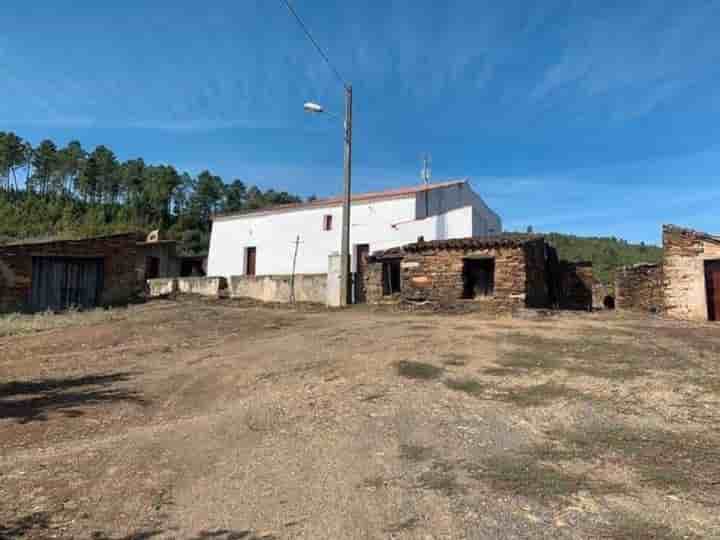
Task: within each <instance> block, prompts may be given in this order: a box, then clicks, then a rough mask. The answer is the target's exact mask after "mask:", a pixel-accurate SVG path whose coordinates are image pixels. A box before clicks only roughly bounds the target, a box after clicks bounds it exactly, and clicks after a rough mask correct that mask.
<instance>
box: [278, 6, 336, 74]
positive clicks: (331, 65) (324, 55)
mask: <svg viewBox="0 0 720 540" xmlns="http://www.w3.org/2000/svg"><path fill="white" fill-rule="evenodd" d="M283 2H284V3H285V5H286V6H287V8H288V9H289V10H290V13H292V14H293V17H295V20H296V21H297V22H298V24H299V25H300V28H302V29H303V31H304V32H305V35H306V36H307V37H308V39H309V40H310V42H311V43H312V44H313V45H314V46H315V48H316V49H317V52H318V53H320V56H322V58H323V60H325V63H326V64H327V65H328V66H329V67H330V69H331V70H332V71H333V73H335V76H336V77H337V78H338V80H339V81H340V82H341V83H342V85H343V86H344V87H346V88H347V86H348V85H347V83H346V82H345V79H343V77H342V75H340V72H339V71H338V70H337V69H335V66H333V64H332V62H330V59H329V58H328V56H327V54H325V51H323V49H322V47H320V45H318V42H317V41H315V38H314V37H312V34H311V33H310V30H308V27H307V26H306V25H305V23H304V22H303V20H302V19H301V18H300V15H298V13H297V11H295V9H294V8H293V7H292V5H291V4H290V0H283Z"/></svg>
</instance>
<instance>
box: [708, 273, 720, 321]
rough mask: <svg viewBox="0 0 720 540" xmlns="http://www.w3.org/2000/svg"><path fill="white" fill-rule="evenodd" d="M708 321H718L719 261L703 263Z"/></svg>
mask: <svg viewBox="0 0 720 540" xmlns="http://www.w3.org/2000/svg"><path fill="white" fill-rule="evenodd" d="M705 289H706V291H707V306H708V319H709V320H711V321H717V320H720V260H718V261H705Z"/></svg>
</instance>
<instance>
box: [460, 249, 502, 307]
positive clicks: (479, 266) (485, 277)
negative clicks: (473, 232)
mask: <svg viewBox="0 0 720 540" xmlns="http://www.w3.org/2000/svg"><path fill="white" fill-rule="evenodd" d="M494 292H495V259H492V258H486V259H464V260H463V298H477V297H479V296H492V295H493V293H494Z"/></svg>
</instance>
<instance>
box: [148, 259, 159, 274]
mask: <svg viewBox="0 0 720 540" xmlns="http://www.w3.org/2000/svg"><path fill="white" fill-rule="evenodd" d="M159 277H160V259H159V258H158V257H145V279H155V278H159Z"/></svg>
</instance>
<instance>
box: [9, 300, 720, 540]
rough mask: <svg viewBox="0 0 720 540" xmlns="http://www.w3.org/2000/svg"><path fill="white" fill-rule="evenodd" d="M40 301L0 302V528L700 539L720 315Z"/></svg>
mask: <svg viewBox="0 0 720 540" xmlns="http://www.w3.org/2000/svg"><path fill="white" fill-rule="evenodd" d="M57 317H58V318H57V319H47V320H46V323H47V321H50V324H46V323H43V324H45V327H46V328H49V329H47V330H42V331H35V330H37V328H36V327H34V326H32V325H30V326H28V325H27V324H19V323H18V321H17V320H15V321H8V320H6V321H4V322H3V320H0V336H2V337H0V538H92V539H96V540H110V539H113V540H119V539H125V540H129V539H137V540H141V539H148V538H158V539H159V538H182V539H187V538H193V539H208V538H212V539H216V538H217V539H221V540H230V539H245V540H249V539H254V540H257V539H266V540H267V539H286V538H302V539H326V538H327V539H344V538H352V539H370V538H398V539H400V538H402V539H410V538H413V539H414V538H418V539H431V538H443V539H456V538H457V539H460V538H466V539H486V538H503V539H510V538H569V539H575V538H610V539H625V538H632V539H675V538H678V539H679V538H720V512H718V507H720V506H719V505H720V444H719V443H720V431H719V430H718V425H719V424H718V421H719V420H720V327H718V326H712V325H710V324H706V325H699V324H689V323H680V322H671V321H664V320H661V319H649V318H647V319H645V318H633V317H627V316H620V315H616V314H562V315H556V316H550V317H547V316H541V315H537V316H527V317H519V318H509V317H508V318H500V319H490V318H486V317H483V316H481V315H478V314H464V315H441V314H422V313H417V314H412V313H393V312H389V311H382V310H373V309H370V308H354V309H349V310H345V311H331V312H328V311H325V310H323V309H319V308H317V309H311V308H302V309H297V310H292V309H289V308H272V307H257V306H253V305H248V304H242V303H234V302H231V301H218V302H205V301H200V300H188V299H181V300H179V301H157V302H152V303H149V304H146V305H140V306H133V307H130V308H128V309H124V310H113V311H112V312H111V313H110V315H108V316H98V315H97V314H91V313H88V314H74V315H72V317H71V318H68V319H67V320H65V319H62V317H69V316H57ZM3 325H5V326H4V327H3ZM13 325H15V326H13ZM41 327H42V325H41ZM15 328H16V329H17V330H14V329H15ZM28 328H32V329H33V330H34V331H32V332H30V331H29V330H28ZM17 332H20V334H19V335H13V334H16V333H17Z"/></svg>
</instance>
